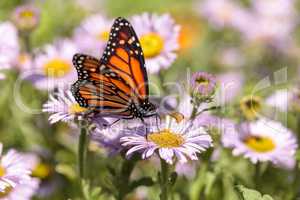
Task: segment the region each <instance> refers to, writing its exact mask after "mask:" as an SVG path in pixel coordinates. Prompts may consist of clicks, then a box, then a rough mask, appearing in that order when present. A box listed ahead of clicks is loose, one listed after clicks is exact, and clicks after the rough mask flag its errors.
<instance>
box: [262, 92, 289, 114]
mask: <svg viewBox="0 0 300 200" xmlns="http://www.w3.org/2000/svg"><path fill="white" fill-rule="evenodd" d="M292 96H293V95H292V92H291V91H289V90H288V89H281V90H276V91H275V92H274V93H273V94H271V95H270V96H269V97H268V98H267V99H266V105H268V106H271V107H274V108H277V109H278V110H279V111H281V112H286V111H287V110H288V107H289V103H290V102H291V100H292Z"/></svg>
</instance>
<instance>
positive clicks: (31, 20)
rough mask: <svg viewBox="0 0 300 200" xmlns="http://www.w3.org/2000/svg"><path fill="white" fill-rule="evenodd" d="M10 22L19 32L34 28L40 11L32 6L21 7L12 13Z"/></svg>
mask: <svg viewBox="0 0 300 200" xmlns="http://www.w3.org/2000/svg"><path fill="white" fill-rule="evenodd" d="M12 20H13V22H14V23H15V25H16V26H17V27H18V29H19V30H21V31H30V30H32V29H34V28H36V27H37V26H38V24H39V21H40V11H39V9H38V8H37V7H34V6H33V5H22V6H19V7H17V8H16V9H15V11H14V12H13V16H12Z"/></svg>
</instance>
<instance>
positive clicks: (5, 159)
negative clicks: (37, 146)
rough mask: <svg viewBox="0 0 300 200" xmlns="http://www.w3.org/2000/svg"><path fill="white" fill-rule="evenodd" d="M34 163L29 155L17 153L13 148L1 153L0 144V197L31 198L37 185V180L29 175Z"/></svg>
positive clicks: (15, 199)
mask: <svg viewBox="0 0 300 200" xmlns="http://www.w3.org/2000/svg"><path fill="white" fill-rule="evenodd" d="M35 164H36V163H35V162H34V159H33V157H32V156H31V155H29V154H23V153H19V152H17V151H15V150H13V149H11V150H9V151H8V152H7V153H6V154H2V144H0V195H1V199H4V200H27V199H28V200H29V199H31V196H33V194H34V193H35V191H36V189H37V188H38V185H39V181H38V180H37V179H35V178H32V177H31V176H30V175H31V171H32V170H33V168H34V167H35Z"/></svg>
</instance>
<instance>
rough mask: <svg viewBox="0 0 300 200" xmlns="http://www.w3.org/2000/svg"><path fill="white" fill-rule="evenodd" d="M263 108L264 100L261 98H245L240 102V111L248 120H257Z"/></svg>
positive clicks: (252, 96)
mask: <svg viewBox="0 0 300 200" xmlns="http://www.w3.org/2000/svg"><path fill="white" fill-rule="evenodd" d="M262 107H263V105H262V99H261V98H260V97H259V96H254V95H251V96H244V97H243V98H242V99H241V101H240V110H241V111H242V114H243V115H244V117H245V118H246V119H248V120H253V119H256V118H257V117H258V115H259V113H260V111H261V110H262Z"/></svg>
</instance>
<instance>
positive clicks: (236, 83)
mask: <svg viewBox="0 0 300 200" xmlns="http://www.w3.org/2000/svg"><path fill="white" fill-rule="evenodd" d="M216 79H217V80H218V83H219V90H218V91H217V92H216V93H217V94H216V99H217V100H216V101H217V102H219V103H220V104H221V105H223V104H226V103H229V102H232V101H233V100H234V98H235V97H236V96H237V95H239V93H240V92H241V90H242V86H243V81H244V80H243V79H244V78H243V76H242V75H241V74H240V73H236V72H228V73H225V74H220V75H218V76H217V77H216Z"/></svg>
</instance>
